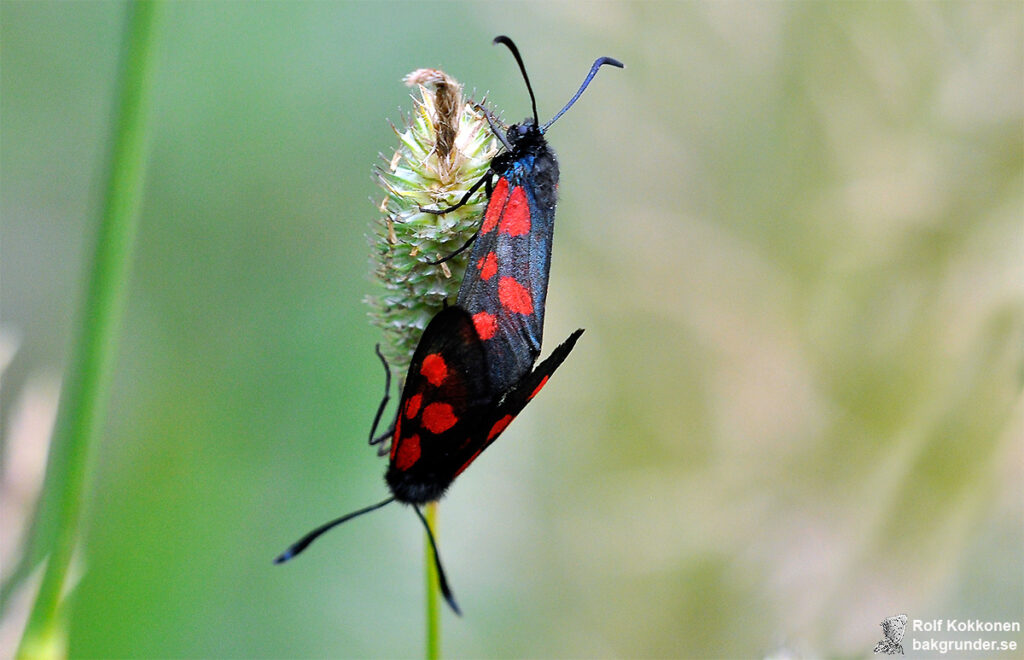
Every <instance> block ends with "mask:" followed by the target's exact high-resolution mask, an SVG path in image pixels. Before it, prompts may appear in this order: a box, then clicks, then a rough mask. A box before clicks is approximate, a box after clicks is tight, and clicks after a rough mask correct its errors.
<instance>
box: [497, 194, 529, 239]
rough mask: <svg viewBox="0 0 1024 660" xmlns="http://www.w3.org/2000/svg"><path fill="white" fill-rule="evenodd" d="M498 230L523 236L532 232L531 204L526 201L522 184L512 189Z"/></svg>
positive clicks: (510, 234) (511, 234)
mask: <svg viewBox="0 0 1024 660" xmlns="http://www.w3.org/2000/svg"><path fill="white" fill-rule="evenodd" d="M498 232H499V233H502V234H508V235H509V236H522V235H523V234H528V233H529V232H530V204H529V203H528V202H527V201H526V192H525V191H524V190H523V187H522V186H516V187H515V188H513V189H512V195H511V196H509V198H508V204H507V205H506V206H505V213H504V215H502V217H501V224H500V225H499V226H498Z"/></svg>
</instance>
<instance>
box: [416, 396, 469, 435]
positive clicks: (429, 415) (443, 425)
mask: <svg viewBox="0 0 1024 660" xmlns="http://www.w3.org/2000/svg"><path fill="white" fill-rule="evenodd" d="M458 421H459V418H458V417H456V416H455V412H454V411H453V410H452V407H451V406H450V405H448V404H447V403H431V404H430V405H428V406H427V407H425V408H424V409H423V418H422V419H421V420H420V422H421V423H422V424H423V427H424V428H426V429H427V430H428V431H430V432H431V433H435V434H440V433H444V432H445V431H447V430H448V429H450V428H451V427H453V426H455V423H456V422H458Z"/></svg>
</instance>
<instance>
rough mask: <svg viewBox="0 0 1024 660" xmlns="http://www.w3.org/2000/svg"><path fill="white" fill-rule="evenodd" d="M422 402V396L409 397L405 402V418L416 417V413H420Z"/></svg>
mask: <svg viewBox="0 0 1024 660" xmlns="http://www.w3.org/2000/svg"><path fill="white" fill-rule="evenodd" d="M421 401H423V395H421V394H413V395H412V396H411V397H409V400H408V401H406V402H405V416H406V417H408V418H409V419H412V418H413V417H415V416H416V413H418V412H419V411H420V402H421Z"/></svg>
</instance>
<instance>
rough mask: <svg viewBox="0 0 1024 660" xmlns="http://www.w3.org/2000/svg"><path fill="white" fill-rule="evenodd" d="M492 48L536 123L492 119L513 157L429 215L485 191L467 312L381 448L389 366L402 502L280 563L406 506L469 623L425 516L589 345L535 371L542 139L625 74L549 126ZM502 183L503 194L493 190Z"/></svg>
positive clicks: (545, 157) (431, 336)
mask: <svg viewBox="0 0 1024 660" xmlns="http://www.w3.org/2000/svg"><path fill="white" fill-rule="evenodd" d="M494 43H500V44H503V45H505V46H507V47H508V48H509V50H511V52H512V55H513V56H514V57H515V60H516V63H517V64H518V65H519V69H520V71H521V72H522V75H523V79H524V81H525V82H526V87H527V91H528V92H529V94H530V103H531V107H532V110H533V117H532V118H529V119H526V120H524V121H523V122H521V123H519V124H515V125H513V126H511V127H509V128H508V130H507V131H506V132H505V133H504V134H503V133H502V132H501V131H500V129H499V128H498V127H497V126H496V122H495V120H494V119H493V118H492V117H491V116H490V115H488V122H489V123H490V124H491V128H492V130H493V131H494V133H495V135H497V136H498V138H499V140H500V141H501V142H502V144H503V145H504V147H505V149H506V151H505V152H503V153H501V154H499V155H498V156H496V157H495V158H494V160H493V161H492V163H491V168H490V171H489V172H488V173H487V174H486V175H484V177H483V178H481V180H480V181H478V182H477V183H476V184H475V185H474V186H473V187H472V188H471V189H470V190H469V191H468V192H467V193H466V194H465V196H464V197H463V198H462V200H460V201H459V203H458V204H456V205H455V206H453V207H451V208H448V209H442V210H438V211H431V212H433V213H437V214H443V213H447V212H448V211H451V210H453V209H455V208H458V207H459V206H461V205H463V204H465V203H466V201H467V200H469V198H470V197H471V196H472V194H473V193H474V192H475V191H476V190H477V189H479V188H480V186H482V185H486V186H487V193H488V204H487V210H486V212H485V214H484V218H483V221H482V223H481V226H480V229H479V230H478V232H477V234H476V235H475V236H474V239H475V245H474V247H473V252H472V254H471V257H470V265H469V267H468V268H467V271H466V275H465V277H464V279H463V282H462V285H461V287H460V289H459V294H458V300H457V303H456V305H454V306H451V307H448V308H446V309H443V310H442V311H441V312H439V313H438V314H437V315H435V316H434V318H433V319H432V320H431V321H430V323H429V324H428V325H427V327H426V329H425V330H424V331H423V335H422V337H421V338H420V341H419V344H418V345H417V347H416V350H415V352H414V353H413V357H412V361H411V363H410V366H409V371H408V373H407V375H406V379H405V386H404V388H403V391H402V398H401V401H400V402H399V405H398V410H397V413H396V416H395V422H394V426H393V430H390V431H388V432H387V433H385V434H384V435H383V436H381V437H378V438H374V433H375V432H376V427H377V425H378V423H379V421H380V418H381V416H382V414H383V411H384V409H385V406H386V405H387V403H388V400H389V391H390V383H391V372H390V369H389V368H388V366H387V363H386V362H384V367H385V374H386V382H385V394H384V399H383V400H382V401H381V404H380V407H379V408H378V410H377V415H376V417H375V419H374V424H373V429H372V430H371V432H370V442H371V444H376V443H378V442H381V441H383V440H384V439H386V438H388V437H390V438H392V443H391V451H390V460H389V465H388V470H387V473H386V475H385V480H386V481H387V484H388V487H389V489H390V490H391V493H392V496H391V497H389V498H387V499H385V500H384V501H382V502H379V503H377V504H373V505H371V506H369V507H366V508H364V509H360V510H358V511H355V512H353V513H350V514H347V515H345V516H342V517H340V518H338V519H336V520H332V521H330V522H328V523H325V524H324V525H321V526H320V527H318V528H316V529H314V530H313V531H311V532H309V533H308V534H306V535H305V536H304V537H302V538H301V539H299V541H297V542H296V543H294V544H293V545H292V546H291V547H289V548H288V549H287V550H285V552H284V553H282V554H281V555H280V556H279V557H277V559H275V560H274V561H275V563H278V564H279V563H282V562H285V561H288V560H289V559H291V558H292V557H294V556H296V555H297V554H299V553H300V552H302V551H303V550H305V549H306V547H308V546H309V544H310V543H312V542H313V541H314V540H315V539H316V538H318V537H319V536H320V535H321V534H323V533H324V532H326V531H328V530H330V529H332V528H334V527H336V526H337V525H340V524H342V523H344V522H346V521H348V520H351V519H352V518H355V517H357V516H360V515H362V514H364V513H369V512H370V511H374V510H376V509H379V508H381V507H383V506H385V505H387V504H390V503H391V502H394V501H396V500H397V501H399V502H403V503H405V504H410V505H412V507H413V510H414V511H415V512H416V515H417V516H418V517H419V519H420V520H421V521H422V522H423V525H424V527H425V528H426V530H427V534H428V538H429V539H430V543H431V546H432V549H433V556H434V562H435V566H436V567H437V574H438V578H439V580H438V581H439V583H440V587H441V592H442V594H443V595H444V597H445V600H446V601H447V602H448V604H449V606H450V607H451V608H452V610H453V611H455V612H456V613H457V614H460V613H461V612H460V610H459V608H458V605H457V604H456V602H455V598H454V597H453V595H452V592H451V589H450V588H449V587H448V582H447V578H446V577H445V573H444V569H443V568H442V566H441V560H440V556H439V554H438V552H437V546H436V543H435V541H434V538H433V535H432V534H431V532H430V527H429V526H428V525H427V523H426V519H425V518H424V517H423V514H422V512H420V510H419V505H420V504H425V503H427V502H432V501H434V500H438V499H440V498H441V497H442V496H443V495H444V493H445V491H446V490H447V488H448V487H449V486H450V485H451V483H452V481H454V480H455V478H456V477H457V476H458V475H459V474H460V473H462V471H463V470H465V469H466V468H467V467H468V466H469V464H470V463H472V462H473V461H474V460H475V459H476V457H477V456H479V455H480V453H481V452H482V451H483V450H484V449H486V448H487V447H488V446H490V445H491V443H493V442H494V441H495V440H497V438H498V436H500V435H501V433H502V432H503V431H504V430H505V429H506V428H507V427H508V425H509V424H510V423H511V422H512V420H513V419H515V417H516V415H518V414H519V412H520V411H522V409H523V408H524V407H525V406H526V404H527V403H529V402H530V401H531V400H532V399H533V398H534V397H535V396H536V395H537V393H538V392H539V391H540V390H541V388H543V387H544V385H545V384H546V383H547V381H548V379H549V378H550V376H551V375H552V374H553V373H554V371H555V369H557V368H558V367H559V365H561V364H562V362H563V361H564V360H565V358H566V357H567V356H568V355H569V352H570V351H572V349H573V347H574V346H575V345H576V341H577V340H578V339H579V337H580V335H581V334H583V330H582V329H580V330H576V331H575V332H573V333H572V334H571V335H570V336H569V337H568V339H566V340H565V341H564V342H563V343H562V344H561V345H560V346H558V348H556V349H555V350H554V351H552V353H551V355H549V356H548V357H547V358H546V359H545V360H544V361H542V362H541V363H540V364H539V365H537V366H536V368H534V364H535V363H536V360H537V358H538V356H539V355H540V348H541V337H542V332H543V324H544V302H545V297H546V295H547V286H548V272H549V269H550V264H551V240H552V235H553V231H554V218H555V201H556V196H557V186H558V161H557V160H556V158H555V154H554V152H553V151H552V150H551V148H550V147H549V146H548V144H547V142H546V140H545V139H544V133H545V131H546V130H547V129H548V127H550V126H551V125H552V124H553V123H554V122H555V121H556V120H557V119H558V118H559V117H561V116H562V115H563V114H564V113H565V112H566V111H567V110H568V109H569V108H570V107H571V106H572V105H573V104H574V103H575V102H576V100H577V99H579V97H580V95H581V94H583V91H584V90H585V89H586V88H587V86H588V85H589V84H590V81H591V80H592V79H593V78H594V76H595V75H596V74H597V70H598V69H599V68H601V67H602V66H603V65H605V64H608V65H611V66H616V67H620V68H621V67H623V65H622V63H621V62H618V61H617V60H614V59H612V58H609V57H602V58H599V59H598V60H597V61H595V62H594V64H593V66H592V67H591V69H590V72H589V73H588V75H587V77H586V78H585V79H584V81H583V84H582V85H580V88H579V91H577V92H576V94H575V95H574V96H573V97H572V98H571V99H570V100H569V102H568V103H567V104H566V105H565V107H563V108H562V110H560V111H559V112H558V114H556V115H555V116H554V118H552V119H551V120H550V121H549V122H547V123H546V124H544V125H543V126H542V125H541V124H540V121H539V119H538V118H537V103H536V100H535V98H534V94H533V88H532V87H531V85H530V79H529V77H528V76H527V74H526V67H525V65H524V64H523V60H522V58H521V57H520V55H519V51H518V49H517V48H516V46H515V44H514V43H512V40H511V39H509V38H508V37H505V36H499V37H497V38H495V39H494ZM494 177H497V183H496V184H493V185H492V180H493V178H494ZM471 242H473V239H471ZM469 244H470V243H467V244H466V245H465V246H463V248H461V249H460V251H461V250H463V249H465V248H467V247H468V246H469ZM451 256H453V255H449V256H448V257H446V258H450V257H451ZM378 356H380V351H379V350H378ZM381 360H382V362H383V361H384V360H383V357H382V356H381Z"/></svg>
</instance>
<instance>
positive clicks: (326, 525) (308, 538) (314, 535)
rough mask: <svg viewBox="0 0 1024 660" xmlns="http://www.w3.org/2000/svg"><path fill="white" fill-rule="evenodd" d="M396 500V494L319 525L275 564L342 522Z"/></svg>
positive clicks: (289, 557) (278, 557)
mask: <svg viewBox="0 0 1024 660" xmlns="http://www.w3.org/2000/svg"><path fill="white" fill-rule="evenodd" d="M394 501H395V498H394V496H392V497H389V498H388V499H386V500H384V501H383V502H378V503H376V504H371V505H370V506H368V507H366V508H365V509H359V510H358V511H353V512H352V513H349V514H347V515H344V516H342V517H341V518H338V519H336V520H332V521H331V522H328V523H324V524H323V525H320V526H319V527H317V528H316V529H314V530H313V531H312V532H310V533H309V534H306V535H305V536H303V537H302V538H301V539H299V540H298V541H296V542H295V543H293V544H292V545H291V546H289V547H288V549H287V550H285V551H284V552H282V553H281V554H280V555H278V556H277V558H276V559H275V560H274V563H275V564H283V563H284V562H286V561H288V560H289V559H291V558H292V557H294V556H295V555H297V554H299V553H300V552H302V551H303V550H305V549H306V548H307V547H309V544H310V543H312V542H313V541H315V540H317V539H318V538H319V537H320V536H321V535H322V534H323V533H324V532H327V531H330V530H331V529H334V528H335V527H337V526H338V525H340V524H341V523H343V522H348V521H349V520H352V519H353V518H357V517H359V516H361V515H363V514H364V513H369V512H371V511H376V510H377V509H379V508H381V507H382V506H385V505H387V504H391V503H392V502H394Z"/></svg>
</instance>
